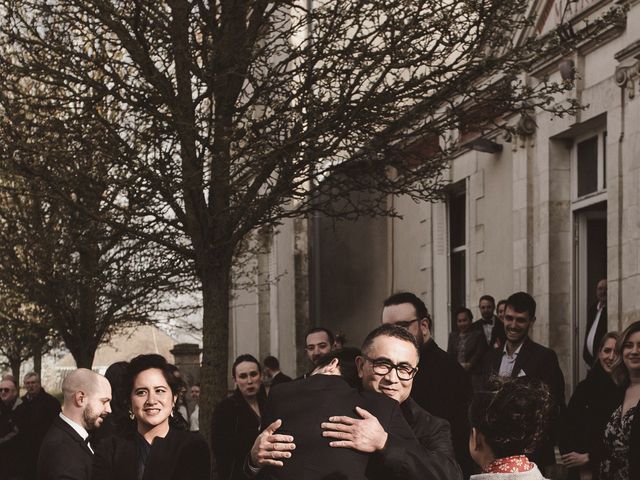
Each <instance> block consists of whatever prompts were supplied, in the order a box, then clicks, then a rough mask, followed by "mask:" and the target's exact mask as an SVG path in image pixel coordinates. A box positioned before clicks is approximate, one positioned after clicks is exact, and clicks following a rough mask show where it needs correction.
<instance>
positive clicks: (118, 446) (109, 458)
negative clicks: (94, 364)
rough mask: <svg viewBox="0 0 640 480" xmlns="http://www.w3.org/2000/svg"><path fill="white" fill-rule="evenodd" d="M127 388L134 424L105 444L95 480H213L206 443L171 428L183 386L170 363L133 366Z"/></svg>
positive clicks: (144, 360) (142, 358)
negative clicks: (170, 419)
mask: <svg viewBox="0 0 640 480" xmlns="http://www.w3.org/2000/svg"><path fill="white" fill-rule="evenodd" d="M126 384H127V391H128V392H129V405H130V410H129V415H130V417H131V418H132V419H134V420H135V423H133V422H132V425H131V428H130V429H129V430H128V431H126V432H124V433H122V434H121V435H119V436H111V437H109V438H106V439H104V440H103V441H102V442H101V443H100V445H99V447H98V449H97V450H96V455H95V457H94V464H93V476H92V479H93V480H182V479H187V478H188V479H189V480H209V478H210V474H211V461H210V457H209V449H208V446H207V444H206V442H205V440H204V438H202V436H201V435H200V434H198V433H195V432H184V431H180V430H176V429H174V428H171V427H170V425H169V418H170V416H171V413H172V410H173V406H174V405H175V401H176V397H177V394H178V388H179V385H178V382H176V379H175V377H174V376H173V374H172V372H171V368H170V367H169V364H168V363H167V361H166V360H165V359H164V358H163V357H162V356H160V355H139V356H138V357H136V358H134V359H133V360H131V363H130V364H129V367H128V369H127V376H126Z"/></svg>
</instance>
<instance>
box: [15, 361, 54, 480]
mask: <svg viewBox="0 0 640 480" xmlns="http://www.w3.org/2000/svg"><path fill="white" fill-rule="evenodd" d="M24 386H25V388H26V389H27V393H26V394H25V395H24V396H23V397H22V403H21V404H20V406H19V407H18V408H17V409H16V420H17V424H18V431H19V432H18V439H19V440H18V442H19V444H20V448H21V455H20V460H19V461H21V462H23V465H24V470H23V472H24V479H25V480H35V478H36V466H37V464H38V454H39V453H40V445H42V440H44V436H45V435H46V434H47V432H48V431H49V428H50V427H51V424H52V423H53V420H54V419H55V418H57V416H58V414H59V413H60V402H58V400H56V399H55V398H54V397H52V396H51V395H49V394H48V393H47V392H45V390H44V388H42V384H41V382H40V375H38V374H37V373H35V372H29V373H27V374H26V375H25V376H24Z"/></svg>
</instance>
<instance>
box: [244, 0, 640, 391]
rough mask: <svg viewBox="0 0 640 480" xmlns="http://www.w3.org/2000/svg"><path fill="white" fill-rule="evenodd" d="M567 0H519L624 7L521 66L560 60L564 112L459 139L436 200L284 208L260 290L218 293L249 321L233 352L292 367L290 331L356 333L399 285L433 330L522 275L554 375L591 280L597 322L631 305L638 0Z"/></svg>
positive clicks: (573, 16) (585, 13) (575, 346)
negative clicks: (596, 28) (352, 213)
mask: <svg viewBox="0 0 640 480" xmlns="http://www.w3.org/2000/svg"><path fill="white" fill-rule="evenodd" d="M567 1H568V0H561V1H554V0H547V1H541V2H537V3H534V4H533V5H532V8H533V9H535V10H536V11H537V15H538V16H537V18H538V21H537V24H536V26H535V28H536V29H537V30H538V32H539V33H543V34H544V33H545V32H546V31H548V30H550V29H551V28H552V27H554V26H556V25H557V24H558V22H559V21H560V19H561V18H563V19H564V20H565V21H566V20H567V19H569V20H572V21H576V22H578V21H581V20H583V19H585V18H589V17H593V16H595V15H599V14H600V13H601V12H603V11H604V10H605V9H608V8H611V7H612V6H615V5H618V6H622V7H624V8H626V9H627V11H626V14H625V19H624V22H622V23H621V24H618V25H612V26H611V27H610V28H608V29H606V30H603V31H602V32H597V33H596V34H595V35H594V37H593V38H591V39H590V40H589V41H588V42H584V43H583V44H582V45H580V47H579V48H578V49H577V50H576V51H573V52H570V53H569V54H567V55H566V56H564V57H561V58H560V57H559V58H553V59H541V61H540V63H539V65H538V67H537V68H536V70H535V71H532V72H529V73H528V75H529V78H530V80H531V81H533V82H535V81H536V80H539V79H541V78H543V77H545V76H548V77H550V78H552V79H557V80H561V77H562V76H563V75H571V74H573V71H575V75H576V81H575V87H574V89H573V90H572V91H571V92H568V93H567V96H569V97H573V98H576V99H579V100H580V101H581V103H582V104H583V105H584V106H585V108H584V109H583V110H581V111H580V112H579V113H578V114H577V115H575V116H565V117H564V118H557V117H556V118H554V117H552V116H551V115H549V114H548V113H545V112H534V113H532V116H531V118H525V119H514V122H524V123H523V125H524V127H525V128H522V129H520V133H521V134H520V135H518V136H512V137H505V136H504V135H501V134H499V135H497V136H493V137H490V138H485V139H484V140H488V141H484V142H482V143H481V142H470V143H469V144H468V146H467V148H464V149H462V150H461V151H460V153H459V154H458V155H457V156H456V157H455V158H454V159H453V160H452V162H451V165H450V168H449V170H448V172H447V174H448V179H447V180H448V182H449V188H448V191H447V196H446V201H443V202H442V203H426V202H422V203H415V202H414V201H413V200H410V199H407V198H404V197H394V198H389V199H388V201H389V202H390V203H391V204H392V205H393V206H394V207H395V209H396V210H397V212H398V214H399V215H400V216H401V218H400V217H398V218H363V219H360V220H358V221H356V222H340V221H336V220H334V219H329V218H324V217H322V216H319V215H318V216H314V217H311V218H309V219H306V220H304V221H302V220H301V221H300V222H299V224H298V227H295V228H294V226H293V221H292V222H291V224H285V225H284V226H283V228H281V229H280V230H279V231H278V232H277V233H276V234H275V235H274V236H273V244H272V245H271V246H270V247H269V249H267V250H268V251H267V253H266V255H267V258H268V260H265V259H263V263H264V262H267V263H268V269H267V270H268V272H270V273H269V275H270V278H271V279H272V280H278V281H277V282H275V283H271V284H270V285H269V286H268V287H266V291H268V292H269V294H268V296H269V301H268V302H267V301H266V299H265V297H264V292H263V293H262V295H263V297H262V300H261V299H260V295H259V292H256V293H252V294H250V297H251V298H249V299H248V298H245V297H243V298H244V300H241V299H240V296H238V301H237V302H236V304H235V306H234V314H233V315H234V322H235V323H234V325H235V327H234V328H235V329H236V330H235V331H236V332H238V331H240V330H241V329H243V328H244V327H243V325H244V324H245V323H246V325H247V326H249V325H250V327H249V328H251V329H253V331H255V328H254V325H255V319H256V318H259V319H260V320H259V324H260V329H259V332H260V334H259V335H257V336H254V337H247V336H246V335H236V337H234V339H232V351H233V352H234V353H244V351H241V350H243V349H244V350H247V351H250V352H252V353H257V354H259V355H260V356H262V357H263V356H264V355H266V354H267V350H268V353H272V354H274V355H276V356H278V354H279V355H280V356H281V360H283V359H284V360H285V362H284V365H285V366H284V367H283V369H284V370H285V371H287V370H288V371H292V370H296V369H297V370H298V371H300V370H303V368H301V366H300V362H301V361H303V357H301V356H300V346H301V341H302V340H301V338H300V332H301V331H303V330H306V328H307V327H308V326H309V325H325V326H328V327H330V328H332V329H334V330H336V331H338V330H340V331H343V332H344V333H345V334H346V335H347V338H348V340H349V343H351V344H356V345H357V344H359V342H360V341H361V340H362V339H363V337H364V335H365V334H366V333H367V332H368V331H369V330H370V329H371V328H373V327H374V326H375V325H377V324H378V323H379V321H380V311H381V302H382V300H383V299H384V298H385V297H386V296H388V295H389V294H390V293H392V292H394V291H399V290H410V291H413V292H415V293H417V294H418V295H420V296H421V297H422V298H423V299H424V301H425V303H426V304H427V306H428V308H429V310H430V311H431V312H432V316H433V319H434V337H435V339H436V341H437V342H438V343H439V344H440V345H441V346H444V345H446V339H447V336H448V334H449V332H450V330H451V323H452V322H451V316H452V315H451V314H452V310H453V309H454V308H455V307H456V306H460V305H465V306H468V307H470V308H471V309H472V310H473V311H474V314H476V315H479V312H478V309H477V305H478V299H479V297H480V296H481V295H483V294H491V295H493V296H494V297H496V299H500V298H506V297H507V296H508V295H509V294H510V293H513V292H515V291H518V290H524V291H527V292H529V293H531V294H532V295H533V296H534V297H535V299H536V301H537V303H538V312H537V321H536V323H535V326H534V329H533V337H534V339H535V340H537V341H539V342H541V343H543V344H545V345H548V346H550V347H551V348H553V349H554V350H555V351H556V352H557V354H558V357H559V359H560V363H561V366H562V368H563V371H564V373H565V377H566V380H567V386H568V388H570V387H571V386H572V385H575V383H577V381H578V380H579V379H580V378H582V377H583V375H584V374H585V372H586V365H584V364H583V362H582V360H581V350H582V344H583V340H584V335H585V323H586V312H587V308H588V306H589V305H590V304H592V303H594V302H595V287H596V283H597V282H598V280H600V279H601V278H606V279H607V280H608V296H607V303H608V318H607V321H608V328H609V330H620V329H622V328H624V327H625V326H626V325H628V324H630V323H631V322H633V321H636V320H640V188H639V187H638V185H639V184H640V98H639V97H640V78H639V75H640V2H638V1H627V2H617V3H616V2H614V1H612V0H604V1H596V0H578V1H577V2H570V3H567ZM301 225H303V226H301ZM265 265H266V264H265ZM267 270H264V268H263V271H267ZM267 303H268V304H267ZM248 305H251V306H250V307H247V306H248ZM305 305H306V307H305ZM243 309H244V310H243ZM242 312H244V314H243V313H242ZM265 312H269V313H268V321H267V320H265V318H267V317H265V315H266V313H265ZM245 314H246V315H245ZM242 315H245V316H244V317H243V316H242ZM256 315H257V316H256ZM243 318H245V320H243ZM243 322H245V323H243ZM265 322H266V323H265ZM274 329H275V330H277V332H278V333H277V334H275V335H274V333H273V332H274ZM266 332H269V341H268V342H267V343H265V340H264V338H266V337H264V335H266ZM240 338H246V339H247V341H250V343H251V344H250V345H249V343H247V344H246V345H245V344H243V343H242V341H240ZM243 341H244V340H243ZM234 342H235V343H234ZM260 342H262V344H260ZM296 349H297V350H296ZM295 352H297V353H295ZM296 362H297V363H296Z"/></svg>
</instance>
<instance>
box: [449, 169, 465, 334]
mask: <svg viewBox="0 0 640 480" xmlns="http://www.w3.org/2000/svg"><path fill="white" fill-rule="evenodd" d="M455 187H456V188H455V189H454V190H453V191H452V192H451V194H450V195H449V248H450V251H449V258H450V264H449V271H450V282H451V283H450V286H449V287H450V296H449V298H450V299H451V312H454V311H455V310H456V309H457V308H459V307H464V306H465V301H466V296H467V258H466V257H467V195H466V182H464V181H462V182H459V183H458V184H456V185H455ZM452 322H453V320H452ZM452 324H453V323H452Z"/></svg>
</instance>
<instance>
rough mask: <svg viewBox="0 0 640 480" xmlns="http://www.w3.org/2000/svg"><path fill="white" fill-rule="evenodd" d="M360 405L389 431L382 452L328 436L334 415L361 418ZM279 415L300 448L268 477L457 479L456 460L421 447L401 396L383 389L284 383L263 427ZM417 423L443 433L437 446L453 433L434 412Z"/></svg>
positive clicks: (318, 381) (325, 381)
mask: <svg viewBox="0 0 640 480" xmlns="http://www.w3.org/2000/svg"><path fill="white" fill-rule="evenodd" d="M356 406H359V407H361V408H364V409H365V410H367V411H368V412H369V413H371V414H372V415H374V416H375V417H376V418H377V419H378V421H379V422H380V424H381V425H382V427H383V428H384V429H385V431H386V432H387V433H388V439H387V443H386V445H385V448H384V450H383V451H382V452H378V453H375V454H370V455H368V454H365V453H362V452H357V451H355V450H352V449H345V448H333V447H330V446H329V442H330V441H332V439H329V438H326V437H323V436H322V429H321V427H320V424H321V423H322V422H325V421H328V419H329V417H331V416H335V415H343V416H350V417H353V418H360V417H359V416H358V415H357V413H356V411H355V407H356ZM418 408H419V407H418ZM425 413H426V412H425ZM427 415H428V414H427ZM277 419H282V421H283V424H282V427H281V428H280V429H279V430H278V432H277V433H282V434H286V435H292V436H293V438H294V442H295V444H296V449H295V450H294V451H293V453H292V456H291V458H290V459H287V460H284V467H282V468H272V469H271V468H267V469H265V470H264V471H263V473H262V477H263V478H271V479H278V480H321V479H332V480H339V479H350V480H358V479H365V478H367V479H369V480H371V479H380V480H382V479H389V480H391V479H398V480H400V479H402V480H404V479H407V480H409V479H422V478H429V479H434V480H436V479H442V480H445V479H449V478H453V479H455V477H450V475H449V473H450V472H454V473H455V472H456V469H457V466H456V465H455V462H453V460H452V459H451V458H450V456H447V455H445V454H443V453H441V450H433V451H427V450H425V448H424V447H423V446H422V445H420V443H419V442H418V440H417V439H416V437H415V435H414V434H413V432H412V430H411V428H410V427H409V425H408V424H407V422H406V421H405V419H404V416H403V412H402V410H401V409H400V406H399V405H398V403H397V402H396V401H395V400H393V399H391V398H389V397H387V396H386V395H383V394H380V393H376V392H364V391H360V390H358V389H355V388H353V387H351V386H349V384H348V383H347V382H346V381H345V380H344V379H343V378H341V377H338V376H333V375H313V376H311V377H309V378H306V379H303V380H298V381H296V382H292V383H287V384H284V385H281V386H279V387H278V388H277V389H275V390H273V393H272V396H271V397H270V398H269V400H268V401H267V406H266V408H265V417H264V422H263V426H265V427H266V426H268V425H269V424H271V423H272V422H274V421H275V420H277ZM425 420H426V422H425ZM417 421H418V422H419V423H420V425H421V427H422V428H423V433H424V434H425V436H429V435H431V436H432V437H433V436H435V437H437V438H432V444H434V445H435V444H440V441H441V440H443V439H445V438H446V436H448V433H449V432H448V428H447V425H446V422H444V421H443V420H440V419H435V418H433V417H431V416H429V419H425V418H424V417H421V418H419V419H418V420H417ZM447 442H448V444H449V445H450V440H449V439H448V438H446V440H445V446H444V447H443V445H438V448H440V449H442V448H444V449H445V450H446V443H447ZM448 453H449V454H450V453H451V452H450V450H449V451H448Z"/></svg>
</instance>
